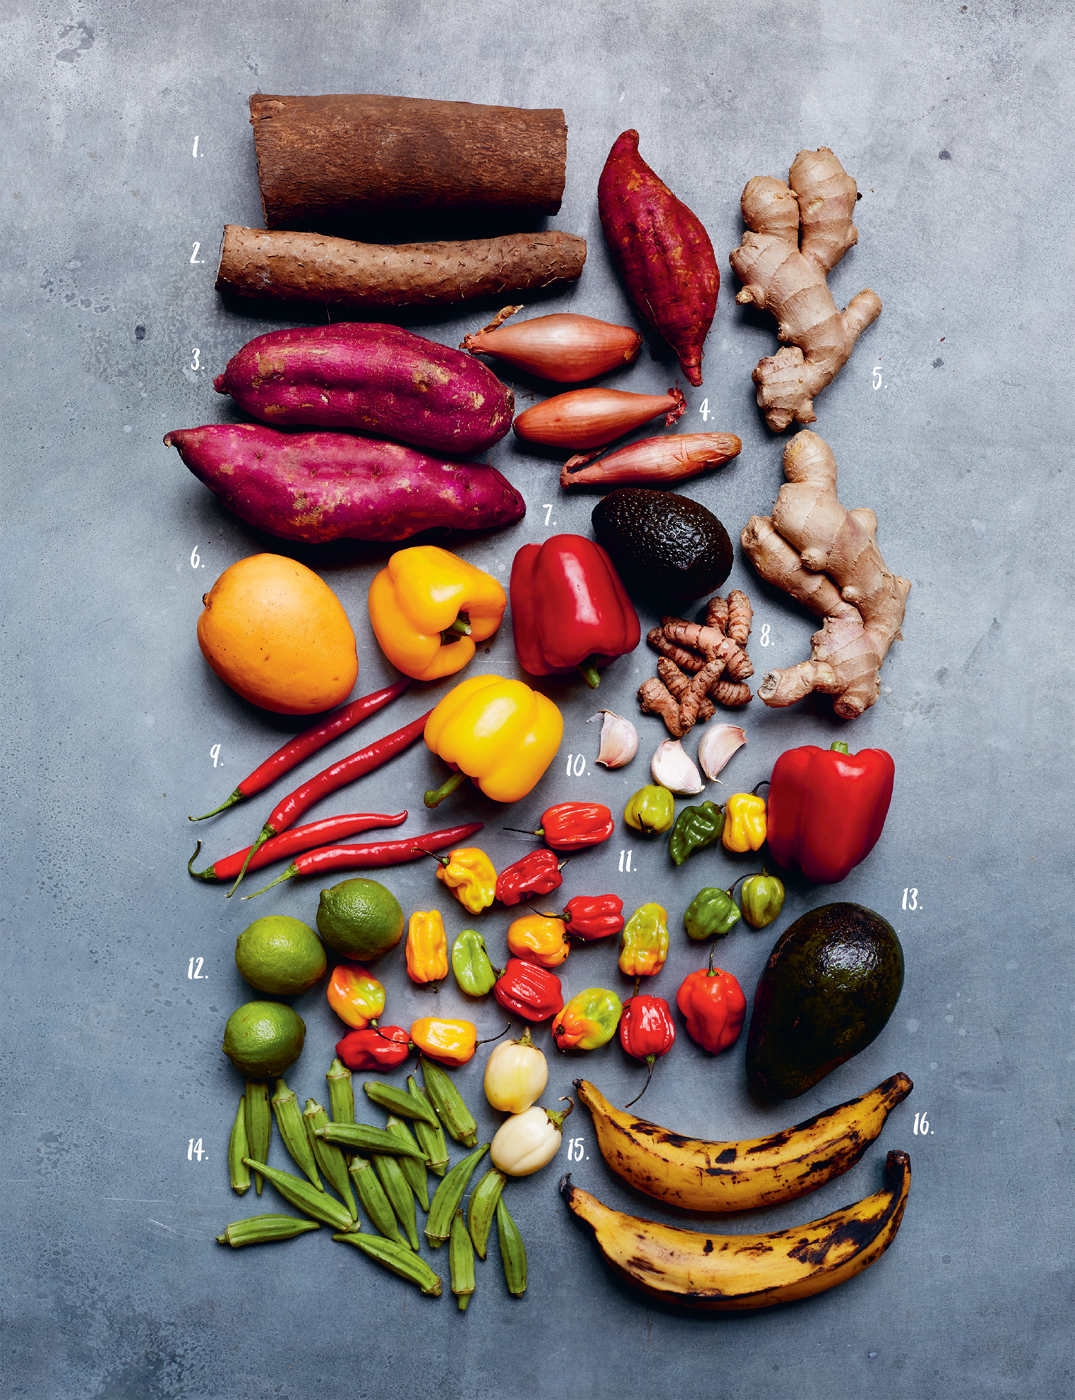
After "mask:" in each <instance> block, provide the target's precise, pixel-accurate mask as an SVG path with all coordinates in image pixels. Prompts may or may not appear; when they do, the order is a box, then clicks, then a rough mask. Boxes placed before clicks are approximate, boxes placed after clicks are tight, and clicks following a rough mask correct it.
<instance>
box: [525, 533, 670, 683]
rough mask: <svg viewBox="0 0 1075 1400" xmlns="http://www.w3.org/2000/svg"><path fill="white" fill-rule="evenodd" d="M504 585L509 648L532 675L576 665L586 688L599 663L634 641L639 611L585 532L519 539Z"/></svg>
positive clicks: (568, 669)
mask: <svg viewBox="0 0 1075 1400" xmlns="http://www.w3.org/2000/svg"><path fill="white" fill-rule="evenodd" d="M510 587H511V626H512V633H513V635H514V638H515V652H516V655H517V656H518V658H519V663H520V665H521V666H522V668H523V670H524V671H529V673H530V674H531V675H532V676H558V675H567V674H569V673H570V672H571V671H574V670H579V671H581V672H582V675H583V678H584V679H585V681H586V684H587V685H588V686H590V687H591V689H592V688H594V687H596V686H597V684H598V675H597V668H598V666H604V665H607V664H608V663H609V662H610V661H614V660H615V658H616V657H617V656H623V655H625V654H626V653H627V652H630V651H634V649H635V647H637V646H638V643H639V640H640V639H641V636H642V630H641V627H640V625H639V621H638V613H636V612H635V609H634V605H633V604H632V602H631V600H630V598H628V596H627V592H626V590H625V589H624V586H623V584H622V583H621V582H620V578H619V575H618V574H617V573H616V569H615V566H614V565H613V563H612V560H611V559H610V558H609V556H608V555H607V554H606V553H605V551H604V550H603V549H602V548H601V546H600V545H599V544H597V543H596V542H595V541H594V540H591V539H588V538H587V537H586V536H585V535H553V536H552V538H551V539H548V540H546V541H545V543H544V544H541V545H537V544H524V545H523V547H522V549H520V550H519V552H518V553H517V554H516V556H515V560H514V563H513V564H512V566H511V585H510Z"/></svg>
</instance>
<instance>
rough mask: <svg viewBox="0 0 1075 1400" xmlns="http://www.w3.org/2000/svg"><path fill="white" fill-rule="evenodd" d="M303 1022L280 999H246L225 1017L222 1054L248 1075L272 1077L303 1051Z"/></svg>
mask: <svg viewBox="0 0 1075 1400" xmlns="http://www.w3.org/2000/svg"><path fill="white" fill-rule="evenodd" d="M305 1039H306V1022H305V1021H304V1020H303V1019H302V1017H301V1016H300V1015H299V1013H298V1012H297V1011H292V1009H291V1007H290V1006H286V1005H285V1004H284V1003H283V1002H281V1001H248V1002H247V1003H246V1005H245V1006H240V1007H239V1008H238V1009H237V1010H235V1011H233V1012H232V1013H231V1015H230V1016H229V1017H228V1024H227V1025H226V1026H225V1027H224V1054H225V1055H227V1057H228V1059H229V1060H230V1061H231V1062H232V1064H233V1065H234V1066H235V1068H236V1069H237V1070H238V1071H239V1072H240V1073H241V1074H243V1075H245V1076H246V1078H247V1079H275V1078H276V1077H277V1075H280V1074H283V1072H284V1070H285V1069H287V1067H288V1066H289V1065H293V1064H294V1063H295V1061H296V1060H297V1059H298V1058H299V1056H300V1055H301V1054H302V1042H303V1041H304V1040H305Z"/></svg>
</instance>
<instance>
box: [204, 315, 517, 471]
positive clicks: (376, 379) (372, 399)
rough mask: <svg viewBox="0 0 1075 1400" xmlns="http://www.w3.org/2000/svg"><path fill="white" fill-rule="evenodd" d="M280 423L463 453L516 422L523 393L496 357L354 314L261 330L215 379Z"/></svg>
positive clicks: (222, 390)
mask: <svg viewBox="0 0 1075 1400" xmlns="http://www.w3.org/2000/svg"><path fill="white" fill-rule="evenodd" d="M213 387H214V388H215V389H216V391H217V393H218V394H230V395H231V397H232V398H233V399H234V400H235V402H236V403H237V404H238V405H239V407H240V408H241V409H243V410H244V412H246V413H249V414H250V415H251V417H253V418H260V419H261V421H262V422H263V423H271V424H272V426H273V427H275V428H287V427H293V426H300V427H313V428H343V429H344V430H345V431H350V432H356V433H373V434H374V435H375V436H377V437H389V438H392V439H393V440H394V441H396V442H409V443H410V444H411V445H412V446H413V447H425V448H429V449H431V450H432V451H434V452H449V453H452V454H453V455H457V456H460V457H466V456H469V455H470V454H471V453H472V452H484V451H485V449H486V448H487V447H491V446H492V445H493V443H494V442H497V441H498V440H499V439H500V438H502V437H503V436H504V434H505V433H506V432H507V431H508V429H509V428H510V427H511V415H512V413H513V411H514V408H515V396H514V395H513V394H512V392H511V390H510V389H508V388H507V387H506V386H505V385H503V384H501V382H500V380H499V379H497V377H496V375H495V374H494V373H493V372H492V370H491V369H489V367H488V366H487V365H483V364H482V363H481V362H480V361H478V360H474V359H472V358H471V357H470V356H469V355H464V354H463V352H462V351H460V350H453V349H451V348H450V347H449V346H447V345H438V344H437V342H436V341H433V340H426V339H425V338H424V337H423V336H420V335H414V334H413V333H412V332H411V331H406V330H402V329H401V328H400V327H399V326H385V325H370V324H365V323H362V322H345V323H342V324H340V325H335V326H300V327H299V328H297V329H295V330H283V331H270V332H269V333H268V334H267V335H259V336H258V337H257V338H256V339H254V340H251V341H250V342H249V343H248V344H247V345H244V346H243V348H242V349H241V350H240V351H239V352H238V354H236V355H233V356H232V357H231V359H230V360H229V361H228V365H227V368H226V369H225V371H224V373H223V374H219V375H217V377H216V379H214V380H213Z"/></svg>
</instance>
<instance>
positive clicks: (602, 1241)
mask: <svg viewBox="0 0 1075 1400" xmlns="http://www.w3.org/2000/svg"><path fill="white" fill-rule="evenodd" d="M910 1185H911V1161H910V1158H909V1157H908V1156H907V1154H906V1152H890V1153H889V1154H888V1158H887V1160H886V1163H885V1185H884V1187H883V1189H882V1190H880V1191H878V1192H876V1193H875V1194H874V1195H872V1196H867V1197H866V1198H865V1199H864V1200H861V1201H855V1202H854V1203H853V1204H852V1205H849V1206H844V1208H843V1209H842V1210H834V1211H833V1212H832V1214H831V1215H826V1216H825V1217H824V1219H822V1220H813V1221H811V1222H810V1223H809V1224H808V1225H800V1226H798V1227H797V1228H796V1229H793V1230H780V1231H777V1232H776V1233H774V1234H770V1235H713V1234H708V1233H706V1232H704V1231H703V1232H698V1231H695V1230H680V1229H677V1228H676V1227H674V1226H672V1225H661V1224H659V1223H657V1222H655V1221H652V1220H642V1219H640V1218H639V1217H638V1216H637V1215H624V1214H623V1212H622V1211H618V1210H610V1209H609V1207H608V1206H606V1205H603V1204H602V1203H601V1202H600V1201H599V1200H598V1199H597V1198H596V1196H591V1195H590V1193H589V1192H588V1191H581V1190H579V1188H578V1187H577V1186H572V1185H571V1178H570V1177H569V1176H565V1177H564V1178H563V1180H562V1181H561V1182H560V1191H561V1193H562V1195H563V1197H564V1199H565V1200H566V1201H567V1204H568V1205H569V1206H570V1207H571V1209H572V1210H573V1211H574V1212H575V1214H576V1215H577V1216H578V1217H579V1218H580V1219H582V1220H585V1221H586V1222H587V1224H588V1225H590V1226H591V1227H592V1228H593V1232H594V1235H595V1236H596V1238H597V1243H598V1245H599V1246H600V1248H601V1252H602V1253H603V1254H604V1256H605V1258H606V1259H607V1260H608V1262H609V1263H610V1264H611V1265H612V1267H613V1269H615V1271H616V1272H617V1273H618V1274H620V1275H621V1277H623V1278H625V1279H626V1280H627V1281H628V1283H631V1284H633V1285H634V1286H635V1287H636V1288H640V1289H642V1291H643V1292H644V1293H647V1294H649V1296H650V1297H651V1298H661V1299H663V1300H664V1301H665V1302H669V1303H679V1304H682V1305H684V1306H687V1307H695V1308H710V1309H746V1308H767V1307H771V1306H772V1305H773V1304H774V1303H790V1302H792V1301H793V1300H794V1299H796V1298H808V1297H810V1296H811V1295H812V1294H814V1293H822V1292H824V1291H825V1289H827V1288H834V1287H835V1286H836V1285H837V1284H838V1283H843V1282H844V1281H845V1280H846V1279H849V1278H853V1277H854V1276H855V1274H858V1273H861V1272H862V1270H863V1269H865V1268H867V1267H868V1265H870V1264H872V1263H873V1261H874V1260H875V1259H878V1258H880V1256H881V1255H882V1254H883V1253H884V1252H885V1250H886V1249H887V1248H888V1246H889V1245H890V1244H891V1243H892V1241H893V1240H894V1239H895V1237H896V1231H897V1230H898V1229H899V1227H900V1221H901V1220H902V1219H903V1208H904V1206H905V1205H906V1204H907V1192H908V1190H909V1188H910Z"/></svg>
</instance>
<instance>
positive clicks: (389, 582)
mask: <svg viewBox="0 0 1075 1400" xmlns="http://www.w3.org/2000/svg"><path fill="white" fill-rule="evenodd" d="M507 604H508V599H507V595H506V594H505V592H504V590H503V588H501V586H500V584H499V583H498V582H497V580H496V579H495V578H493V577H492V575H491V574H486V573H483V572H482V570H481V569H476V568H475V567H474V565H473V564H468V563H467V562H466V560H465V559H460V558H459V557H458V556H457V555H455V554H450V553H449V552H448V550H446V549H441V548H440V547H439V546H437V545H432V544H426V545H416V546H414V547H412V548H410V549H400V550H397V551H396V553H395V554H393V555H392V558H391V559H390V560H389V561H388V565H387V567H385V568H383V569H382V570H381V571H380V573H379V574H377V575H376V577H375V578H374V580H373V582H372V583H371V584H370V591H369V611H370V623H371V624H372V626H373V631H374V635H375V636H376V638H377V640H378V642H379V643H380V645H381V650H382V651H383V652H384V654H385V656H387V657H388V659H389V661H391V663H392V664H393V666H395V667H397V669H398V670H400V671H402V672H403V674H404V675H405V676H413V677H414V679H415V680H419V681H432V680H436V679H437V678H438V677H440V676H451V675H454V674H455V673H456V671H461V670H462V669H463V667H464V666H465V665H466V664H467V662H468V661H470V659H471V657H473V655H474V651H475V647H476V644H477V643H478V642H484V641H485V640H486V639H487V638H488V637H491V636H492V635H493V633H494V632H495V631H496V629H497V628H498V627H499V626H500V623H501V620H502V619H503V616H504V609H505V608H506V607H507Z"/></svg>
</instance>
